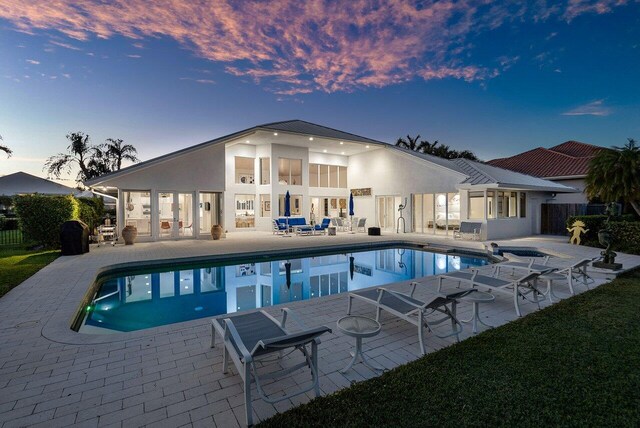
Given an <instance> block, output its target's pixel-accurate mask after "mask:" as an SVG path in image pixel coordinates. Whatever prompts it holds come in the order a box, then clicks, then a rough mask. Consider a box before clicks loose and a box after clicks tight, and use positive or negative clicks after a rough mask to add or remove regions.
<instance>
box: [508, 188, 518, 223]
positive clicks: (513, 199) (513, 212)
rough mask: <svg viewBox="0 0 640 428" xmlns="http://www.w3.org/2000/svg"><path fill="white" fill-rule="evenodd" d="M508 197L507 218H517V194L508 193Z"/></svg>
mask: <svg viewBox="0 0 640 428" xmlns="http://www.w3.org/2000/svg"><path fill="white" fill-rule="evenodd" d="M509 195H510V196H509V217H518V192H510V193H509Z"/></svg>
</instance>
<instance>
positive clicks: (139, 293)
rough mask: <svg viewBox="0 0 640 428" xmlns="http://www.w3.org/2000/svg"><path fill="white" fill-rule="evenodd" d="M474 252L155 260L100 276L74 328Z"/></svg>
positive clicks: (282, 292)
mask: <svg viewBox="0 0 640 428" xmlns="http://www.w3.org/2000/svg"><path fill="white" fill-rule="evenodd" d="M486 263H487V260H486V259H484V258H480V257H473V256H464V255H452V254H440V253H432V252H428V251H421V250H414V249H406V248H388V249H381V250H372V251H360V252H354V253H340V254H330V255H326V254H325V255H319V256H316V257H306V258H290V259H281V260H273V261H266V262H258V263H252V262H251V261H247V262H246V263H240V264H234V265H228V266H220V265H212V264H211V265H209V266H207V265H203V266H199V267H197V268H190V269H183V270H171V266H170V264H169V263H168V264H167V266H164V267H154V268H153V269H149V270H148V271H146V272H145V271H142V273H141V271H140V270H137V271H135V272H132V273H131V274H130V275H121V276H118V277H115V278H110V279H107V280H105V281H104V282H102V284H101V285H100V286H99V288H98V291H97V293H96V295H95V297H94V298H93V300H92V302H91V304H89V305H88V306H87V307H86V308H85V310H84V311H83V316H82V317H80V319H79V322H78V324H79V325H78V327H79V328H78V331H80V332H83V333H115V332H125V331H134V330H141V329H145V328H150V327H156V326H161V325H166V324H172V323H176V322H181V321H188V320H193V319H197V318H204V317H213V316H216V315H221V314H225V313H232V312H236V311H242V310H247V309H255V308H260V307H265V306H272V305H278V304H281V303H288V302H294V301H298V300H308V299H314V298H317V297H322V296H329V295H333V294H337V293H344V292H347V291H353V290H359V289H362V288H367V287H372V286H376V285H383V284H388V283H392V282H399V281H406V280H409V279H413V278H420V277H424V276H430V275H437V274H440V273H444V272H449V271H453V270H459V269H466V268H469V267H472V266H481V265H484V264H486Z"/></svg>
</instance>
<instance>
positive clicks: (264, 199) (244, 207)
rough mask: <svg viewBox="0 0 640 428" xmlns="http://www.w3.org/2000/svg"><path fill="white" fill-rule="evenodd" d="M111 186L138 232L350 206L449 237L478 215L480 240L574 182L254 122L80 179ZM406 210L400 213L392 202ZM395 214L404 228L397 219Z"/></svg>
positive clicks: (176, 231) (253, 221) (293, 125)
mask: <svg viewBox="0 0 640 428" xmlns="http://www.w3.org/2000/svg"><path fill="white" fill-rule="evenodd" d="M85 184H86V185H88V186H90V187H91V188H93V189H96V190H98V191H101V192H109V193H114V194H115V193H117V195H118V208H117V212H118V227H119V228H122V227H124V226H125V225H133V226H136V228H137V229H138V239H139V240H160V239H180V238H187V239H188V238H208V237H209V236H210V229H211V226H212V225H214V224H221V225H222V226H223V228H224V229H225V230H227V231H229V232H242V231H254V230H259V231H270V230H272V227H273V219H275V218H279V217H281V216H283V215H284V195H285V194H286V192H287V191H288V192H289V194H290V195H291V215H292V216H294V217H304V218H305V219H306V220H307V222H308V223H309V222H320V221H321V220H322V219H323V218H325V217H347V216H348V200H349V195H350V194H351V193H353V195H354V202H355V215H356V216H357V217H359V218H362V217H364V218H366V219H367V226H379V227H380V228H381V229H382V230H383V231H387V232H392V231H393V232H394V233H395V232H396V230H398V226H400V227H399V230H400V232H401V233H402V232H403V231H406V232H417V233H425V234H437V235H449V236H451V235H453V231H454V230H455V229H457V228H458V227H459V225H460V222H461V221H467V220H469V221H478V222H482V223H483V232H482V235H483V238H485V239H497V238H503V237H513V236H525V235H530V234H535V233H539V223H540V222H539V215H540V213H539V211H540V204H541V203H543V202H544V201H545V200H547V199H549V198H550V197H551V194H560V193H565V192H566V193H572V192H575V189H573V188H571V187H568V186H564V185H562V184H558V183H554V182H552V181H548V180H544V179H540V178H536V177H532V176H528V175H524V174H519V173H515V172H512V171H507V170H504V169H501V168H497V167H494V166H491V165H487V164H483V163H479V162H472V161H468V160H463V159H456V160H445V159H441V158H437V157H433V156H429V155H424V154H419V153H415V152H412V151H409V150H404V149H400V148H398V147H395V146H393V145H390V144H386V143H384V142H380V141H376V140H373V139H370V138H366V137H362V136H358V135H354V134H350V133H348V132H344V131H339V130H336V129H332V128H328V127H325V126H321V125H317V124H313V123H309V122H305V121H300V120H291V121H285V122H276V123H270V124H265V125H259V126H255V127H252V128H249V129H245V130H242V131H239V132H236V133H233V134H230V135H227V136H224V137H220V138H217V139H215V140H211V141H208V142H205V143H202V144H199V145H196V146H192V147H189V148H186V149H183V150H179V151H177V152H174V153H170V154H167V155H164V156H161V157H158V158H155V159H152V160H149V161H146V162H142V163H139V164H136V165H133V166H130V167H128V168H125V169H122V170H120V171H117V172H114V173H111V174H107V175H104V176H102V177H98V178H95V179H92V180H90V181H87V182H86V183H85ZM401 206H403V207H404V209H403V210H402V211H400V210H399V209H400V207H401ZM401 213H402V218H403V219H404V228H403V227H402V219H400V214H401Z"/></svg>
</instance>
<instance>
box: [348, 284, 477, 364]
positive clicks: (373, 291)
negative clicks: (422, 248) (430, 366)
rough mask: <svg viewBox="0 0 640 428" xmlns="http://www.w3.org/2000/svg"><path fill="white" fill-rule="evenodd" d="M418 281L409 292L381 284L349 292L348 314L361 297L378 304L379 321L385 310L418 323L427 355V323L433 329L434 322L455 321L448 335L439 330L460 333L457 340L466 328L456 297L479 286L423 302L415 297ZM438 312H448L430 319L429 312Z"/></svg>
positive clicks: (450, 334) (452, 333)
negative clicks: (425, 337) (440, 316)
mask: <svg viewBox="0 0 640 428" xmlns="http://www.w3.org/2000/svg"><path fill="white" fill-rule="evenodd" d="M417 285H418V283H417V282H412V283H411V292H410V293H409V294H404V293H399V292H397V291H391V290H388V289H386V288H381V287H380V288H369V289H366V290H361V291H354V292H351V293H349V305H348V307H347V315H350V314H351V306H352V303H353V299H359V300H362V301H364V302H366V303H369V304H372V305H374V306H375V307H376V321H380V313H381V312H382V310H385V311H387V312H389V313H390V314H392V315H395V316H396V317H398V318H401V319H403V320H405V321H408V322H410V323H411V324H413V325H415V326H417V327H418V340H419V342H420V351H421V352H422V354H423V355H424V354H425V353H426V349H425V346H424V327H426V328H427V329H428V330H430V331H433V329H432V326H435V325H437V324H440V323H443V322H446V321H451V332H449V333H447V334H444V335H440V334H437V333H435V334H436V336H438V337H440V338H445V337H450V336H456V340H459V337H458V335H459V334H460V332H461V331H462V324H461V323H460V321H458V319H457V318H456V304H457V300H456V299H457V298H458V297H461V296H463V295H467V294H469V292H473V291H475V290H465V291H462V292H459V293H454V294H450V295H448V296H441V297H436V298H434V299H432V300H430V301H429V302H423V301H421V300H418V299H416V298H414V297H413V294H414V292H415V290H416V286H417ZM449 306H451V307H449ZM434 313H439V314H443V315H444V316H443V317H442V318H439V319H436V320H433V321H430V320H428V319H427V316H428V315H432V314H434Z"/></svg>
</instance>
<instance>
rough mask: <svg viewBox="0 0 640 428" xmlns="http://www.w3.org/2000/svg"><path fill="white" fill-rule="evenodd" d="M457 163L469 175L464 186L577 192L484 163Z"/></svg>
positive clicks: (461, 160) (462, 161)
mask: <svg viewBox="0 0 640 428" xmlns="http://www.w3.org/2000/svg"><path fill="white" fill-rule="evenodd" d="M450 162H453V163H455V164H456V165H457V166H458V167H459V168H460V169H461V170H463V171H464V173H465V174H466V175H467V177H468V178H467V179H466V180H464V181H463V182H462V184H470V185H496V186H497V187H513V188H524V189H532V190H542V191H549V192H567V193H572V192H575V191H576V189H574V188H572V187H568V186H565V185H563V184H559V183H555V182H553V181H549V180H545V179H542V178H538V177H533V176H531V175H525V174H520V173H518V172H514V171H509V170H506V169H503V168H498V167H496V166H492V165H487V164H486V163H482V162H474V161H471V160H468V159H453V160H451V161H450Z"/></svg>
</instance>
